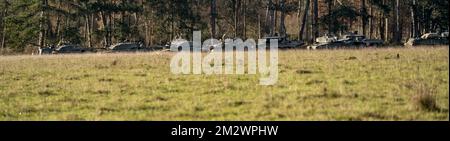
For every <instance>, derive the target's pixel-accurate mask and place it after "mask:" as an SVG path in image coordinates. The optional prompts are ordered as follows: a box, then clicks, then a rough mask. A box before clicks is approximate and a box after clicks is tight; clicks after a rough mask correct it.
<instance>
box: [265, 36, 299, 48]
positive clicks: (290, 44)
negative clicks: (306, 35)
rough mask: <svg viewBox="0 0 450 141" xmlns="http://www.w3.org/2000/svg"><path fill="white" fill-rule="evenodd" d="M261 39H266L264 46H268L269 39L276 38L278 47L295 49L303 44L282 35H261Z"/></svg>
mask: <svg viewBox="0 0 450 141" xmlns="http://www.w3.org/2000/svg"><path fill="white" fill-rule="evenodd" d="M263 39H264V40H266V44H267V46H266V47H269V45H270V40H278V49H295V48H301V47H302V46H304V45H305V43H304V42H302V41H291V40H288V39H287V38H286V37H282V36H273V37H263Z"/></svg>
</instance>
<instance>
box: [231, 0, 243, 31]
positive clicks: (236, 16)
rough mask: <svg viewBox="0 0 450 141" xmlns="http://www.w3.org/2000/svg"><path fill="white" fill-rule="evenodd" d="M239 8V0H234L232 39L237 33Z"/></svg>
mask: <svg viewBox="0 0 450 141" xmlns="http://www.w3.org/2000/svg"><path fill="white" fill-rule="evenodd" d="M240 7H241V0H234V9H233V11H234V38H237V37H238V36H239V35H238V31H239V9H240Z"/></svg>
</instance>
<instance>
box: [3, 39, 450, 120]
mask: <svg viewBox="0 0 450 141" xmlns="http://www.w3.org/2000/svg"><path fill="white" fill-rule="evenodd" d="M173 55H174V54H173V53H144V54H90V55H65V56H8V57H0V120H264V121H265V120H449V116H448V109H449V97H448V96H449V88H448V84H449V80H448V79H449V64H448V63H449V62H448V59H449V54H448V47H435V48H431V47H424V48H398V49H393V48H386V49H362V50H318V51H306V50H289V51H280V54H279V56H280V61H279V62H280V64H279V69H280V76H279V81H278V83H277V84H276V85H274V86H260V85H258V84H259V76H257V75H172V74H171V73H170V68H169V63H170V59H171V56H173ZM423 95H426V96H430V97H432V99H429V98H428V97H425V98H427V99H425V101H426V102H429V101H430V100H431V101H432V102H431V103H432V104H433V103H434V105H435V106H436V107H433V108H438V109H439V110H426V108H425V110H424V108H420V107H421V106H423V105H420V102H421V99H420V97H422V96H423ZM418 98H419V99H418ZM417 101H419V102H417ZM425 106H426V105H425ZM418 107H419V108H418Z"/></svg>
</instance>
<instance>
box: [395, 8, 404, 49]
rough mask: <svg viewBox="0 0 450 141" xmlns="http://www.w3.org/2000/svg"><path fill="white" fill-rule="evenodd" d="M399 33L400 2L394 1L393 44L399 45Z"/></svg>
mask: <svg viewBox="0 0 450 141" xmlns="http://www.w3.org/2000/svg"><path fill="white" fill-rule="evenodd" d="M401 34H402V33H401V31H400V1H399V0H396V1H395V37H394V40H395V43H399V42H400V40H401V39H400V35H401Z"/></svg>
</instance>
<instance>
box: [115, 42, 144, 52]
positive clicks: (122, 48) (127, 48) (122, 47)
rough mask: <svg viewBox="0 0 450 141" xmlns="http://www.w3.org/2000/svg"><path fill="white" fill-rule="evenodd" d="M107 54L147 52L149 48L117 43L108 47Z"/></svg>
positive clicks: (137, 44) (135, 44)
mask: <svg viewBox="0 0 450 141" xmlns="http://www.w3.org/2000/svg"><path fill="white" fill-rule="evenodd" d="M108 49H109V51H108V52H148V51H152V49H150V48H146V47H143V45H142V44H139V43H118V44H115V45H112V46H110V47H109V48H108Z"/></svg>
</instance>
